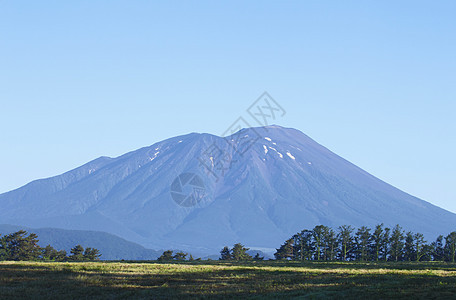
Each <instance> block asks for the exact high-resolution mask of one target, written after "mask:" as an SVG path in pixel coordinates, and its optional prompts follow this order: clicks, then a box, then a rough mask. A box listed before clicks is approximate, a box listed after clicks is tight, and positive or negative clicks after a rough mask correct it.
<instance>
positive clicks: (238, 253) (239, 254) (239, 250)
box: [231, 243, 252, 261]
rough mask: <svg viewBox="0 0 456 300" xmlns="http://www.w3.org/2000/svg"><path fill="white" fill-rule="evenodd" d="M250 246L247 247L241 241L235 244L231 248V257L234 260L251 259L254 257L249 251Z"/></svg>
mask: <svg viewBox="0 0 456 300" xmlns="http://www.w3.org/2000/svg"><path fill="white" fill-rule="evenodd" d="M248 250H249V248H245V247H244V245H242V244H241V243H237V244H234V246H233V249H231V257H232V259H233V260H238V261H239V260H251V259H252V257H251V256H250V255H249V254H248V253H247V251H248Z"/></svg>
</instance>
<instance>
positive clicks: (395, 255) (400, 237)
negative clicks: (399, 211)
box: [390, 225, 404, 261]
mask: <svg viewBox="0 0 456 300" xmlns="http://www.w3.org/2000/svg"><path fill="white" fill-rule="evenodd" d="M390 244H391V248H390V255H391V258H392V259H393V260H394V261H399V260H401V259H402V255H403V248H404V232H403V231H402V228H401V227H400V226H399V225H396V226H395V227H394V228H393V231H392V233H391V238H390Z"/></svg>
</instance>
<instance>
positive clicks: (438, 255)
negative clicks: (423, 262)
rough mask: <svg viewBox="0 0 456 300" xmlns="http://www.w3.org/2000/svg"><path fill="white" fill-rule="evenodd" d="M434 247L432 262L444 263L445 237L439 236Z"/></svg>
mask: <svg viewBox="0 0 456 300" xmlns="http://www.w3.org/2000/svg"><path fill="white" fill-rule="evenodd" d="M431 246H432V260H434V261H443V260H444V259H445V253H444V248H443V235H439V236H438V237H437V239H436V240H435V242H433V243H432V244H431Z"/></svg>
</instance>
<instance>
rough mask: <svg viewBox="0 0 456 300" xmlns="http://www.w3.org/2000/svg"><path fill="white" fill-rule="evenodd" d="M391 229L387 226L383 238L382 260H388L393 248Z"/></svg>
mask: <svg viewBox="0 0 456 300" xmlns="http://www.w3.org/2000/svg"><path fill="white" fill-rule="evenodd" d="M390 240H391V229H390V228H388V227H386V228H385V230H384V233H383V239H382V260H384V261H388V257H389V253H390V250H391V243H390Z"/></svg>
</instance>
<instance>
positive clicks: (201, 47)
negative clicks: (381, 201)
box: [0, 0, 456, 212]
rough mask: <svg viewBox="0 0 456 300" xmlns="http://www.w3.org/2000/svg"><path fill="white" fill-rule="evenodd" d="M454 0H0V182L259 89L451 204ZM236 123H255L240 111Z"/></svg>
mask: <svg viewBox="0 0 456 300" xmlns="http://www.w3.org/2000/svg"><path fill="white" fill-rule="evenodd" d="M455 11H456V1H416V0H415V1H393V0H391V1H368V0H366V1H339V0H337V1H336V0H335V1H321V0H318V1H161V2H158V1H140V0H128V1H115V0H111V1H102V0H88V1H83V0H80V1H47V0H43V1H25V0H0V141H1V143H2V144H1V145H2V147H0V193H2V192H7V191H9V190H12V189H15V188H18V187H20V186H22V185H24V184H26V183H28V182H30V181H32V180H35V179H39V178H45V177H50V176H54V175H58V174H61V173H63V172H65V171H68V170H70V169H73V168H75V167H78V166H80V165H82V164H84V163H86V162H88V161H90V160H93V159H95V158H97V157H99V156H111V157H116V156H119V155H121V154H124V153H126V152H128V151H132V150H135V149H137V148H140V147H144V146H148V145H151V144H154V143H155V142H158V141H160V140H163V139H166V138H169V137H173V136H177V135H182V134H186V133H190V132H208V133H212V134H217V135H220V134H222V133H223V132H224V131H225V130H226V129H227V128H228V127H229V126H230V125H231V124H232V123H233V122H234V121H235V120H236V119H237V118H238V117H240V116H243V117H245V116H248V114H247V113H246V109H247V108H248V107H249V106H250V105H251V104H252V103H253V102H254V101H255V100H256V99H257V98H258V97H259V96H260V95H261V94H262V93H263V92H264V91H267V92H268V93H269V94H270V95H271V96H272V97H273V98H274V99H275V100H276V101H277V103H279V104H280V105H281V106H282V107H283V108H284V110H285V111H286V114H285V115H284V116H282V117H280V118H277V120H274V123H276V124H278V125H281V126H284V127H293V128H296V129H299V130H301V131H302V132H304V133H306V134H307V135H309V136H310V137H312V138H313V139H314V140H316V141H317V142H319V143H320V144H322V145H324V146H325V147H327V148H329V149H330V150H332V151H333V152H335V153H337V154H338V155H340V156H342V157H344V158H345V159H347V160H349V161H351V162H352V163H354V164H356V165H358V166H359V167H361V168H363V169H365V170H366V171H368V172H370V173H371V174H373V175H375V176H377V177H379V178H380V179H382V180H384V181H386V182H388V183H390V184H392V185H394V186H396V187H398V188H400V189H402V190H404V191H406V192H408V193H410V194H412V195H414V196H417V197H419V198H422V199H424V200H426V201H429V202H431V203H433V204H435V205H438V206H441V207H443V208H445V209H448V210H450V211H453V212H456V191H455V189H454V183H455V179H456V176H455V175H456V171H455V170H456V157H455V153H456V135H455V131H456V54H455V53H456V34H455V32H456V18H454V14H455ZM251 123H252V125H256V124H255V123H254V122H251Z"/></svg>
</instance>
